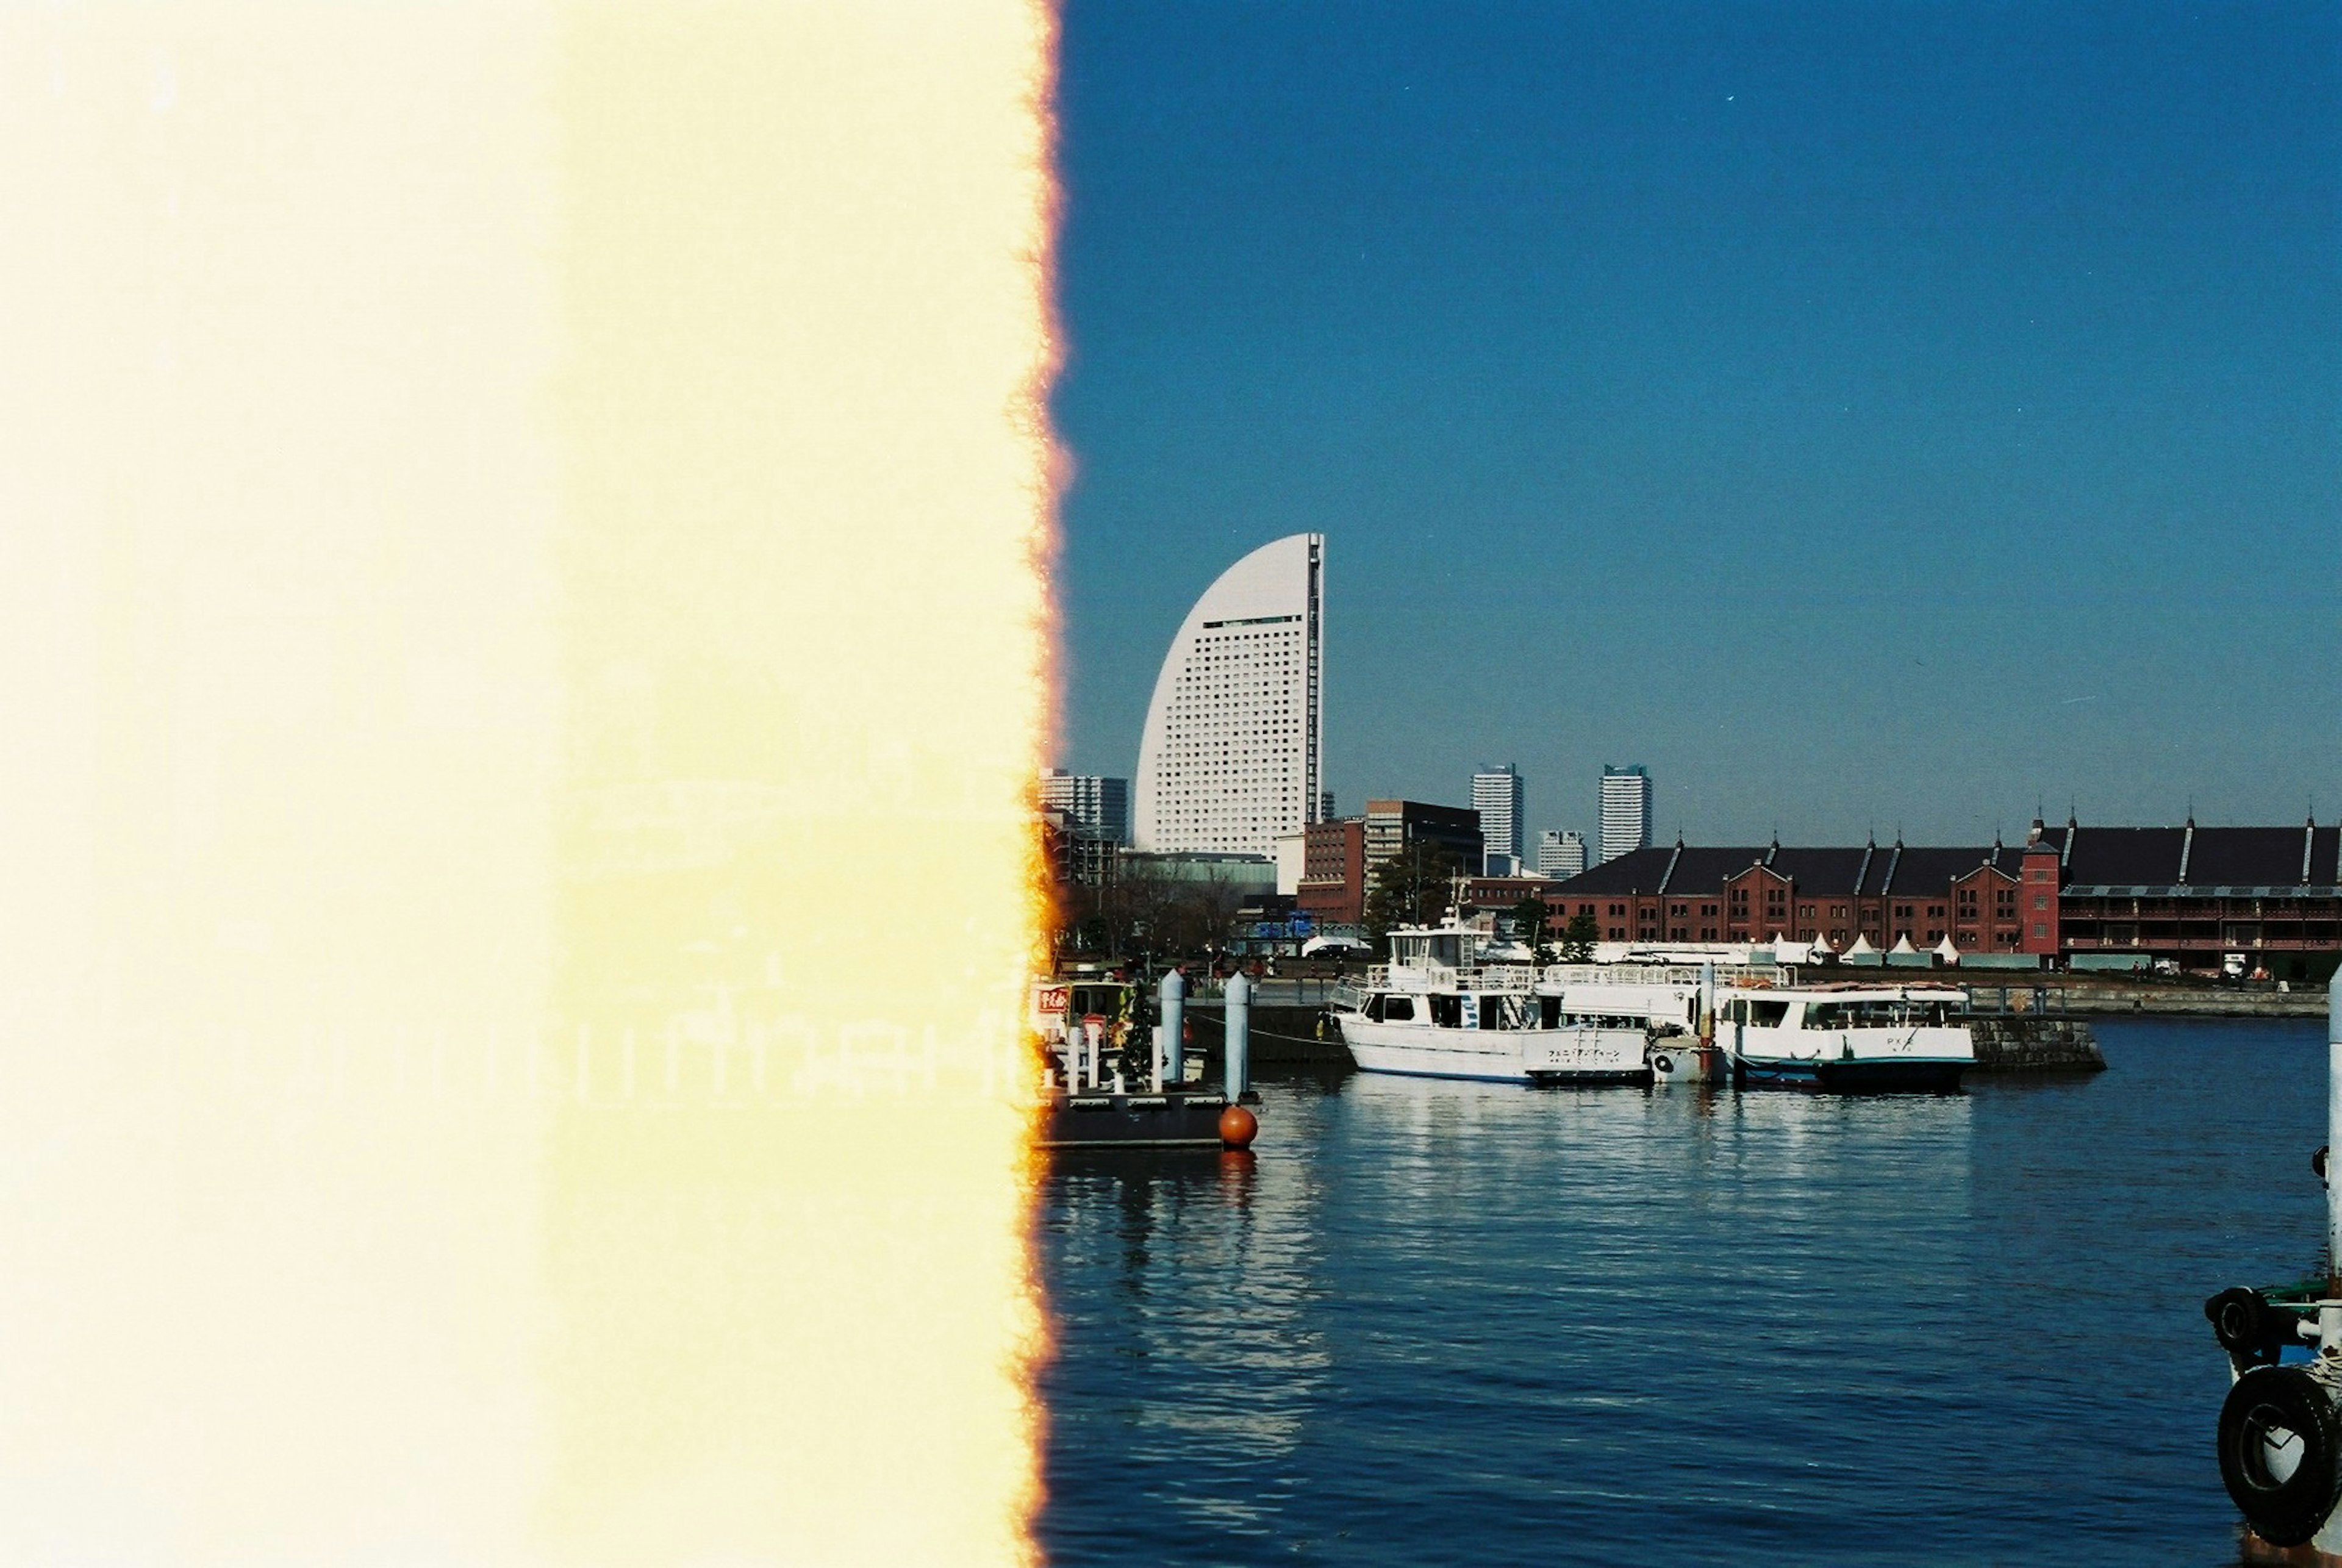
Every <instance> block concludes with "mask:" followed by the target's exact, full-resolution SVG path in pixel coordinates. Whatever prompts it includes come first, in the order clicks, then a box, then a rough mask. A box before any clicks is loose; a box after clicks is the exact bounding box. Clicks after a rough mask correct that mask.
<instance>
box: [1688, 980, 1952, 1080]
mask: <svg viewBox="0 0 2342 1568" xmlns="http://www.w3.org/2000/svg"><path fill="white" fill-rule="evenodd" d="M1967 1000H1968V999H1967V993H1965V992H1961V991H1956V990H1952V989H1950V988H1948V987H1943V986H1919V985H1823V986H1811V987H1796V988H1787V989H1779V990H1747V991H1740V992H1736V993H1735V994H1733V995H1732V996H1731V999H1730V1000H1729V1001H1724V1002H1722V1003H1721V1004H1720V1005H1719V1006H1718V1008H1717V1010H1716V1012H1717V1017H1716V1044H1718V1045H1720V1046H1722V1047H1723V1048H1724V1051H1725V1054H1726V1056H1727V1057H1728V1058H1729V1059H1730V1060H1731V1062H1732V1067H1733V1074H1734V1076H1735V1077H1736V1078H1737V1079H1738V1080H1739V1081H1740V1082H1741V1083H1744V1084H1788V1085H1792V1086H1795V1087H1799V1088H1808V1089H1835V1090H1843V1091H1855V1092H1859V1091H1863V1090H1887V1089H1907V1090H1921V1091H1927V1090H1936V1091H1946V1090H1952V1089H1957V1088H1958V1087H1959V1085H1960V1075H1961V1074H1964V1073H1966V1072H1967V1070H1968V1069H1969V1068H1970V1067H1973V1066H1975V1065H1976V1041H1975V1039H1974V1037H1973V1036H1972V1035H1971V1034H1969V1032H1968V1026H1967Z"/></svg>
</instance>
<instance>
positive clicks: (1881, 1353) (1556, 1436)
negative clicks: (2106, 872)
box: [1038, 1019, 2326, 1568]
mask: <svg viewBox="0 0 2342 1568" xmlns="http://www.w3.org/2000/svg"><path fill="white" fill-rule="evenodd" d="M2099 1038H2100V1041H2101V1043H2102V1044H2103V1045H2104V1047H2105V1051H2106V1055H2107V1062H2108V1063H2109V1064H2110V1070H2109V1071H2107V1073H2105V1074H2098V1075H2095V1076H2088V1077H2072V1078H2043V1079H2024V1078H2016V1077H2002V1078H1992V1077H1984V1078H1978V1079H1976V1080H1975V1081H1974V1082H1973V1083H1972V1085H1971V1087H1970V1088H1969V1089H1968V1090H1967V1092H1966V1093H1964V1094H1958V1095H1950V1096H1912V1097H1878V1098H1833V1097H1827V1096H1816V1095H1810V1094H1800V1093H1796V1092H1788V1091H1766V1092H1752V1093H1743V1094H1734V1093H1731V1092H1729V1091H1726V1092H1722V1093H1704V1092H1699V1091H1692V1090H1686V1089H1672V1090H1660V1091H1645V1090H1639V1089H1591V1090H1530V1089H1516V1088H1512V1087H1509V1086H1504V1085H1495V1084H1467V1083H1447V1082H1439V1081H1433V1080H1422V1079H1406V1078H1394V1077H1378V1076H1371V1075H1365V1074H1354V1073H1346V1072H1344V1073H1326V1074H1308V1075H1299V1076H1295V1075H1286V1076H1283V1077H1272V1078H1269V1079H1267V1080H1266V1081H1265V1082H1263V1083H1261V1084H1259V1085H1258V1086H1259V1088H1260V1091H1261V1093H1262V1094H1263V1096H1264V1099H1265V1101H1266V1108H1265V1111H1264V1113H1263V1116H1262V1134H1261V1141H1260V1144H1258V1145H1257V1148H1256V1153H1255V1154H1252V1155H1250V1156H1241V1155H1225V1156H1224V1155H1220V1154H1208V1153H1207V1154H1151V1155H1147V1154H1119V1155H1095V1156H1093V1155H1066V1156H1061V1157H1059V1158H1057V1159H1056V1161H1055V1162H1054V1164H1052V1166H1051V1167H1050V1169H1049V1171H1048V1173H1047V1174H1046V1177H1045V1178H1044V1182H1043V1191H1042V1196H1041V1204H1040V1215H1039V1221H1038V1223H1039V1233H1040V1248H1041V1256H1042V1268H1043V1275H1044V1280H1045V1283H1046V1289H1047V1291H1048V1294H1049V1300H1050V1303H1051V1310H1052V1312H1053V1314H1054V1316H1055V1318H1056V1348H1055V1357H1054V1360H1053V1362H1052V1363H1051V1364H1050V1365H1049V1367H1048V1368H1047V1370H1046V1373H1045V1374H1044V1377H1043V1385H1042V1386H1043V1393H1044V1397H1045V1400H1046V1406H1047V1410H1048V1433H1047V1449H1046V1484H1047V1487H1048V1497H1047V1501H1046V1504H1045V1506H1044V1509H1043V1513H1042V1516H1041V1520H1040V1523H1039V1533H1040V1537H1041V1541H1042V1543H1043V1546H1044V1549H1045V1550H1046V1553H1047V1554H1048V1558H1049V1560H1050V1561H1051V1562H1053V1563H1060V1564H1071V1563H1142V1562H1143V1563H1423V1564H1446V1563H1458V1562H1471V1563H1604V1564H1617V1563H1711V1562H1730V1563H1783V1564H1789V1563H1799V1564H1807V1563H1847V1564H1857V1563H1859V1564H1866V1565H1868V1564H1880V1563H1915V1564H1917V1563H1928V1564H1940V1563H1994V1564H2007V1563H2044V1564H2052V1563H2054V1564H2058V1565H2061V1568H2071V1565H2077V1564H2095V1563H2107V1564H2117V1563H2119V1564H2137V1563H2181V1564H2196V1565H2207V1568H2208V1565H2210V1564H2217V1563H2235V1562H2236V1561H2237V1524H2236V1515H2235V1513H2234V1511H2233V1509H2232V1508H2231V1507H2230V1505H2229V1503H2228V1501H2227V1496H2226V1494H2225V1493H2224V1492H2223V1491H2222V1489H2221V1484H2220V1477H2219V1472H2218V1468H2217V1462H2216V1459H2215V1456H2214V1453H2213V1443H2212V1434H2213V1423H2214V1420H2215V1417H2216V1415H2217V1412H2218V1410H2219V1405H2220V1400H2221V1397H2222V1395H2223V1394H2224V1393H2226V1392H2227V1371H2226V1366H2225V1363H2224V1361H2223V1358H2222V1356H2221V1354H2220V1352H2219V1351H2218V1349H2217V1346H2215V1344H2214V1343H2213V1341H2212V1337H2211V1334H2210V1332H2209V1330H2208V1328H2207V1324H2206V1323H2205V1321H2204V1318H2203V1316H2202V1313H2201V1303H2202V1302H2203V1299H2204V1298H2205V1297H2206V1296H2207V1295H2208V1294H2210V1293H2212V1292H2213V1291H2215V1290H2216V1289H2217V1288H2219V1287H2221V1286H2223V1285H2227V1284H2234V1283H2271V1282H2274V1281H2277V1280H2280V1279H2289V1278H2293V1277H2297V1276H2298V1275H2299V1274H2301V1273H2307V1272H2308V1271H2309V1270H2310V1269H2311V1268H2312V1267H2314V1266H2315V1264H2316V1263H2317V1254H2318V1247H2319V1243H2320V1239H2321V1237H2322V1235H2323V1225H2324V1201H2323V1199H2324V1194H2323V1192H2322V1189H2321V1188H2320V1187H2319V1185H2318V1184H2317V1179H2316V1178H2315V1176H2313V1175H2312V1174H2311V1172H2310V1168H2309V1159H2310V1154H2311V1152H2312V1151H2313V1150H2315V1149H2316V1148H2317V1145H2318V1144H2320V1143H2322V1142H2323V1141H2324V1120H2325V1091H2326V1053H2325V1050H2324V1047H2323V1032H2322V1030H2321V1029H2320V1027H2319V1025H2318V1024H2317V1022H2316V1021H2314V1020H2307V1019H2304V1020H2292V1019H2286V1020H2258V1021H2256V1020H2203V1021H2186V1022H2182V1021H2170V1020H2154V1019H2145V1020H2119V1021H2108V1022H2106V1023H2104V1024H2101V1025H2100V1027H2099Z"/></svg>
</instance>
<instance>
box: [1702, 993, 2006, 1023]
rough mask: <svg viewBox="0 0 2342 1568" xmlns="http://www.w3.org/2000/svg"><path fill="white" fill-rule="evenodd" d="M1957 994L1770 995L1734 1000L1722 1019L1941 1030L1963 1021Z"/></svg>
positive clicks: (1962, 996) (1963, 999) (1963, 1004)
mask: <svg viewBox="0 0 2342 1568" xmlns="http://www.w3.org/2000/svg"><path fill="white" fill-rule="evenodd" d="M1967 1004H1968V999H1967V994H1966V993H1964V992H1959V991H1942V990H1925V991H1922V990H1915V989H1908V988H1903V987H1889V988H1886V989H1881V990H1873V991H1775V992H1767V993H1763V994H1754V995H1745V996H1736V997H1734V998H1733V999H1732V1000H1731V1001H1730V1002H1728V1003H1726V1004H1724V1005H1723V1007H1722V1008H1721V1009H1719V1016H1720V1017H1721V1019H1722V1020H1723V1021H1724V1022H1726V1023H1729V1024H1744V1025H1746V1027H1748V1028H1751V1029H1912V1028H1927V1029H1946V1028H1957V1027H1959V1026H1960V1025H1962V1024H1965V1023H1966V1022H1967Z"/></svg>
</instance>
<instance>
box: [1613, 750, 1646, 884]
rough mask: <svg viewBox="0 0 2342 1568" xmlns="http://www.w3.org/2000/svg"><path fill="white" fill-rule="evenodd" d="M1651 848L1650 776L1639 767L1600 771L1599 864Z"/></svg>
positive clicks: (1638, 765) (1637, 765)
mask: <svg viewBox="0 0 2342 1568" xmlns="http://www.w3.org/2000/svg"><path fill="white" fill-rule="evenodd" d="M1650 846H1651V775H1650V774H1648V773H1646V771H1644V768H1643V766H1642V764H1639V763H1637V764H1635V765H1634V766H1633V767H1624V768H1614V767H1605V768H1604V769H1603V770H1602V862H1603V864H1605V865H1607V864H1609V863H1610V862H1612V861H1614V860H1616V859H1617V858H1618V857H1619V856H1620V855H1622V854H1633V853H1634V852H1635V851H1636V850H1638V849H1648V848H1650Z"/></svg>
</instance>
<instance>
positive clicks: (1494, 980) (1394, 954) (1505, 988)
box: [1334, 912, 1651, 1084]
mask: <svg viewBox="0 0 2342 1568" xmlns="http://www.w3.org/2000/svg"><path fill="white" fill-rule="evenodd" d="M1390 940H1391V961H1390V962H1389V963H1388V964H1376V965H1375V966H1374V967H1373V968H1371V969H1370V970H1368V971H1367V974H1366V984H1365V985H1364V987H1362V988H1360V989H1358V990H1357V991H1356V992H1354V993H1351V994H1346V995H1345V996H1344V997H1343V998H1342V999H1341V1001H1340V1002H1338V1003H1337V1004H1336V1011H1335V1014H1334V1019H1335V1023H1336V1025H1337V1026H1338V1027H1339V1028H1340V1030H1341V1033H1342V1044H1344V1045H1345V1046H1346V1047H1347V1048H1348V1050H1349V1053H1350V1059H1351V1060H1352V1061H1353V1062H1355V1063H1356V1064H1358V1067H1359V1070H1360V1071H1362V1072H1366V1073H1404V1074H1412V1075H1415V1076H1416V1077H1426V1078H1477V1079H1485V1080H1488V1081H1491V1082H1496V1083H1506V1084H1569V1083H1578V1084H1583V1083H1648V1082H1650V1078H1651V1064H1650V1060H1649V1048H1650V1039H1649V1033H1648V1030H1647V1028H1646V1024H1645V1023H1644V1022H1643V1021H1642V1020H1641V1019H1633V1018H1626V1017H1625V1016H1623V1015H1622V1016H1621V1017H1620V1018H1619V1019H1618V1020H1616V1021H1612V1020H1610V1019H1607V1018H1601V1017H1596V1018H1572V1017H1570V1016H1568V1015H1567V1014H1566V1008H1565V997H1564V994H1562V992H1561V991H1560V990H1559V989H1556V988H1544V987H1540V986H1539V984H1538V983H1537V977H1536V968H1535V967H1534V966H1533V965H1530V964H1481V963H1479V962H1477V961H1476V957H1475V954H1476V950H1477V947H1478V944H1480V943H1481V942H1482V941H1484V940H1485V936H1484V934H1482V933H1480V932H1477V931H1475V930H1473V929H1472V928H1471V927H1470V926H1467V925H1465V924H1461V923H1460V922H1458V921H1457V920H1456V917H1455V915H1454V914H1453V913H1452V912H1451V913H1450V914H1449V915H1448V917H1447V919H1446V921H1445V922H1444V923H1443V924H1439V925H1435V926H1402V927H1401V928H1399V929H1398V930H1396V931H1394V932H1392V933H1391V939H1390Z"/></svg>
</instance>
